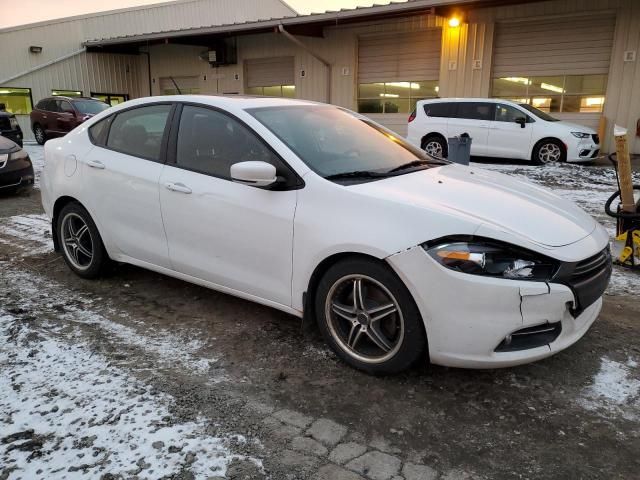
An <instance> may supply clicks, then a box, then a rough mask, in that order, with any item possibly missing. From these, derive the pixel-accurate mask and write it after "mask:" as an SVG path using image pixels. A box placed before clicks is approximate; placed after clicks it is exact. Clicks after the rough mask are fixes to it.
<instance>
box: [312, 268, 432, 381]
mask: <svg viewBox="0 0 640 480" xmlns="http://www.w3.org/2000/svg"><path fill="white" fill-rule="evenodd" d="M315 308H316V318H317V319H318V324H319V328H320V330H321V331H322V334H323V336H324V338H325V340H326V341H327V343H328V344H329V346H330V347H331V348H332V349H333V350H334V351H335V352H336V354H337V355H338V356H339V357H340V358H341V359H342V360H344V361H345V362H346V363H348V364H349V365H351V366H353V367H355V368H357V369H359V370H363V371H365V372H367V373H370V374H374V375H384V374H393V373H398V372H401V371H402V370H405V369H407V368H409V367H410V366H411V365H412V364H414V363H415V362H416V361H417V360H418V359H419V358H421V357H423V355H424V352H425V348H426V344H427V339H426V335H425V331H424V325H423V324H422V319H421V317H420V312H419V311H418V308H417V306H416V304H415V302H414V301H413V298H412V297H411V294H410V293H409V291H408V290H407V288H406V287H405V286H404V284H403V283H402V282H401V281H400V279H399V278H398V277H397V276H396V275H395V274H394V272H393V271H391V270H390V269H389V268H388V267H387V266H386V265H383V264H381V263H378V262H376V261H373V260H368V259H361V258H354V259H349V260H345V261H342V262H339V263H337V264H335V265H333V266H332V267H331V268H330V269H329V270H328V271H327V272H326V274H325V275H324V277H323V278H322V280H321V281H320V284H319V285H318V290H317V293H316V301H315Z"/></svg>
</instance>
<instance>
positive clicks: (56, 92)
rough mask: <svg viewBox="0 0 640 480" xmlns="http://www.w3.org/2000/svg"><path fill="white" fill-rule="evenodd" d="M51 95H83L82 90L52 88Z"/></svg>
mask: <svg viewBox="0 0 640 480" xmlns="http://www.w3.org/2000/svg"><path fill="white" fill-rule="evenodd" d="M51 95H53V96H61V97H81V96H82V92H81V91H80V90H58V89H56V90H51Z"/></svg>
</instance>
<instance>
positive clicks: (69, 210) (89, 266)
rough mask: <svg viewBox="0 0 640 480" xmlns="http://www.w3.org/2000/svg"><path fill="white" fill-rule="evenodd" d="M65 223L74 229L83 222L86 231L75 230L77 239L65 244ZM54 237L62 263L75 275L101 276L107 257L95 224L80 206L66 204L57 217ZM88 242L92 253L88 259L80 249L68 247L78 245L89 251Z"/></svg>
mask: <svg viewBox="0 0 640 480" xmlns="http://www.w3.org/2000/svg"><path fill="white" fill-rule="evenodd" d="M67 222H72V223H75V225H76V228H77V227H78V226H79V225H82V222H84V225H86V227H87V229H86V230H84V231H83V232H82V233H79V230H82V227H81V228H79V229H77V231H76V233H78V237H79V239H76V240H75V241H74V240H73V239H72V240H71V241H67V243H65V237H67V238H69V237H70V231H69V230H68V224H67ZM56 235H57V236H58V242H59V245H60V250H61V252H62V256H63V258H64V261H65V262H66V264H67V265H68V266H69V268H70V269H71V270H72V271H73V272H74V273H75V274H77V275H78V276H80V277H82V278H97V277H99V276H100V275H101V273H102V272H103V271H104V269H105V268H106V266H107V265H108V263H109V256H108V255H107V251H106V250H105V248H104V244H103V243H102V238H101V237H100V232H98V228H97V227H96V224H95V223H94V221H93V219H92V218H91V215H89V212H87V210H86V209H85V208H84V207H83V206H82V205H80V204H79V203H75V202H73V203H69V204H67V205H66V206H65V207H64V208H63V209H62V211H61V212H60V214H59V215H58V220H57V225H56ZM89 241H90V246H91V249H90V251H91V253H92V255H91V258H90V259H89V256H88V255H85V254H84V253H82V251H81V249H79V248H78V247H76V248H73V246H71V245H70V244H72V243H76V244H80V245H81V246H82V247H83V248H84V249H85V250H89V249H88V245H89ZM73 251H76V257H77V258H74V255H73V253H72V252H73Z"/></svg>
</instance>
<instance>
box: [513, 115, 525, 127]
mask: <svg viewBox="0 0 640 480" xmlns="http://www.w3.org/2000/svg"><path fill="white" fill-rule="evenodd" d="M516 123H519V124H520V128H524V125H525V124H526V123H527V119H526V118H525V117H518V118H516Z"/></svg>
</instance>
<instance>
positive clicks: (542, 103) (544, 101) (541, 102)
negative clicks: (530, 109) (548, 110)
mask: <svg viewBox="0 0 640 480" xmlns="http://www.w3.org/2000/svg"><path fill="white" fill-rule="evenodd" d="M550 103H551V99H550V98H534V99H533V100H531V104H532V105H533V106H534V107H536V108H538V107H546V106H548V105H549V104H550Z"/></svg>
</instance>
